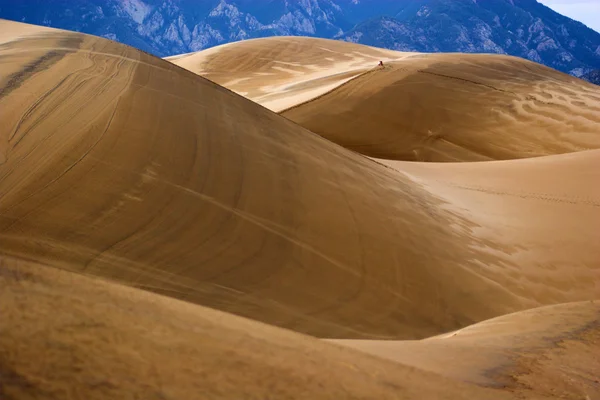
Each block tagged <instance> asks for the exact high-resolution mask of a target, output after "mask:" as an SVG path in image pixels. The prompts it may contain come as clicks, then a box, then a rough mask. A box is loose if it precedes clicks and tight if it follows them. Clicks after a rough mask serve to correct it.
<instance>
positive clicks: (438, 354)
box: [334, 302, 600, 399]
mask: <svg viewBox="0 0 600 400" xmlns="http://www.w3.org/2000/svg"><path fill="white" fill-rule="evenodd" d="M334 342H335V343H338V344H342V345H345V346H348V347H352V348H356V349H359V350H361V351H364V352H367V353H370V354H374V355H377V356H380V357H383V358H387V359H391V360H394V361H397V362H400V363H402V364H404V365H412V366H415V367H418V368H422V369H424V370H428V371H432V372H436V373H439V374H440V375H443V376H446V377H450V378H453V379H455V380H459V381H464V382H473V383H476V384H478V385H480V386H486V387H495V388H502V389H505V390H506V389H508V390H510V391H512V392H516V393H518V394H520V395H521V396H523V398H538V397H543V396H548V397H551V398H561V399H592V398H596V397H598V396H600V381H599V380H598V376H597V375H596V374H595V373H594V372H593V371H598V370H600V358H598V354H600V303H598V302H583V303H568V304H561V305H555V306H546V307H542V308H536V309H532V310H527V311H522V312H519V313H515V314H510V315H506V316H502V317H498V318H495V319H492V320H488V321H485V322H481V323H478V324H475V325H472V326H469V327H467V328H464V329H461V330H459V331H456V332H450V333H448V334H444V335H441V336H437V337H433V338H429V339H425V340H420V341H371V340H336V341H334Z"/></svg>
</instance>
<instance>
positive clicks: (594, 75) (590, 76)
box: [581, 69, 600, 85]
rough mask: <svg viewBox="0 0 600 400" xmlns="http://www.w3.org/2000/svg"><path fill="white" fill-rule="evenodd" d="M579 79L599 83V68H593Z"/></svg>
mask: <svg viewBox="0 0 600 400" xmlns="http://www.w3.org/2000/svg"><path fill="white" fill-rule="evenodd" d="M581 79H585V80H586V81H588V82H591V83H595V84H596V85H600V69H595V70H593V71H591V72H588V73H587V74H585V75H583V76H582V77H581Z"/></svg>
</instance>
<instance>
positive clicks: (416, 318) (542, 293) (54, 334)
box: [0, 21, 600, 399]
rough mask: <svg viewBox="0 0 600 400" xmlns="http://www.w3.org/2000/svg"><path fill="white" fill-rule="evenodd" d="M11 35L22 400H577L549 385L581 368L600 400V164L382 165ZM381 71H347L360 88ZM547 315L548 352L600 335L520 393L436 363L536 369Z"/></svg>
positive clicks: (211, 95)
mask: <svg viewBox="0 0 600 400" xmlns="http://www.w3.org/2000/svg"><path fill="white" fill-rule="evenodd" d="M0 32H12V35H6V34H3V35H2V36H0V38H1V39H2V43H0V64H1V65H2V69H1V70H0V88H1V91H0V119H1V120H2V121H3V125H2V126H0V196H1V197H0V200H1V201H0V286H1V289H2V290H0V327H2V328H0V329H4V332H5V333H6V334H5V335H1V336H0V395H3V396H5V397H8V398H9V399H11V398H19V399H22V398H27V396H28V397H29V398H47V399H52V398H57V397H59V398H65V396H72V397H81V396H84V397H85V398H106V396H108V397H112V398H119V397H122V398H127V397H135V396H136V395H137V396H144V397H145V398H156V399H164V398H194V397H195V396H198V395H199V393H201V394H205V395H206V396H208V397H209V398H211V397H212V398H230V397H231V396H234V397H236V396H237V397H240V396H242V397H243V396H248V395H249V394H250V395H252V396H255V397H261V396H263V397H264V396H267V395H277V396H279V397H281V398H285V397H286V396H287V397H288V398H307V399H308V398H311V399H313V398H314V399H320V398H323V399H327V398H340V396H342V397H344V398H356V399H369V398H373V399H379V398H383V399H385V398H390V399H392V398H401V399H402V398H406V399H410V398H419V396H424V397H426V398H427V397H429V398H432V397H436V398H446V399H461V398H490V399H496V398H497V399H511V398H520V396H522V395H523V394H524V393H525V394H527V393H535V394H536V395H539V396H538V397H539V398H542V399H543V398H552V396H553V395H555V393H551V390H550V389H552V390H562V392H561V393H568V391H569V390H570V388H572V387H573V386H569V384H568V383H565V381H557V382H559V383H558V384H557V385H555V386H552V385H550V383H552V382H551V380H552V378H553V377H554V376H555V375H556V374H557V373H558V372H557V369H556V368H558V366H560V365H561V363H563V362H566V361H565V360H567V361H568V362H574V361H573V360H575V361H577V360H580V361H581V360H583V361H582V362H585V365H586V366H585V367H584V371H583V372H582V374H580V375H573V374H570V375H568V376H569V378H570V379H574V380H575V381H577V382H583V383H584V386H583V387H584V389H585V393H584V392H577V393H576V394H575V395H586V396H590V395H592V396H593V395H596V393H597V389H598V387H597V385H596V386H594V384H590V383H589V382H588V381H589V378H588V375H589V373H590V371H592V370H591V369H589V370H585V368H588V367H589V368H593V367H594V365H595V364H593V362H594V361H593V360H590V359H589V358H585V354H586V352H587V354H588V355H589V354H590V352H591V351H595V350H596V348H597V347H595V346H596V343H597V341H596V336H594V335H597V329H596V325H594V324H597V322H595V321H597V314H598V312H597V311H598V310H597V303H589V304H588V303H575V304H570V305H565V306H559V305H558V304H560V303H570V302H581V301H584V300H590V299H597V298H598V293H600V287H599V285H600V279H599V278H600V255H599V254H598V252H597V251H596V249H597V248H598V245H600V238H599V236H598V235H597V233H596V231H597V229H596V228H597V226H600V212H599V208H598V206H599V205H600V189H599V188H598V186H597V185H594V183H595V182H597V181H598V180H599V178H600V176H599V175H600V168H598V163H600V157H598V154H599V153H598V152H599V151H600V150H589V151H583V152H577V153H569V154H562V155H551V156H546V157H538V158H532V159H523V160H512V161H497V162H486V163H477V164H476V166H474V164H472V163H446V164H436V163H409V162H402V161H395V160H384V159H371V158H368V157H366V156H365V155H364V154H360V153H356V152H354V151H351V150H349V149H347V148H344V147H342V146H339V145H338V144H336V143H334V142H332V141H329V140H326V139H325V138H323V137H321V136H319V135H318V134H316V133H314V132H311V131H309V130H307V129H305V128H303V127H301V126H299V125H298V124H296V123H294V122H292V121H291V120H289V119H286V118H284V117H282V116H280V115H278V114H276V113H274V112H272V111H270V110H268V109H266V108H264V107H262V106H261V105H259V104H256V103H254V102H252V101H250V100H248V99H246V98H244V97H242V96H240V95H238V94H235V93H234V92H232V89H231V88H230V89H226V88H224V87H221V86H219V85H218V84H216V83H213V82H211V81H209V80H207V79H204V78H202V77H199V76H198V75H196V74H194V73H193V72H190V71H187V70H185V69H184V68H181V67H179V66H177V65H174V64H173V63H171V62H169V61H165V60H161V59H158V58H155V57H152V56H150V55H148V54H145V53H143V52H140V51H137V50H135V49H132V48H129V47H127V46H123V45H121V44H118V43H115V42H111V41H108V40H105V39H102V38H97V37H92V36H88V35H83V34H79V33H74V32H66V31H60V30H54V29H48V28H42V27H32V26H29V25H25V24H20V23H14V22H9V21H0ZM278 40H279V39H278ZM259 42H260V41H259ZM260 43H263V42H260ZM303 43H305V42H304V41H303V39H302V38H300V39H298V41H297V42H295V44H294V43H293V46H292V48H293V47H294V46H300V48H302V46H303ZM315 43H320V42H319V41H318V40H317V42H309V43H308V44H306V46H308V48H314V47H315ZM347 45H348V46H349V47H348V48H352V49H356V48H355V47H354V45H351V44H347ZM261 46H262V45H261ZM270 46H271V45H270V44H269V45H267V46H266V47H264V48H263V50H261V51H266V52H267V54H268V52H269V51H271V50H270V49H271V48H270ZM344 46H346V45H344ZM226 48H235V46H234V45H231V46H227V47H226ZM214 51H215V52H216V54H219V52H221V51H223V49H219V50H214ZM322 51H324V50H322V49H320V50H319V51H317V52H316V55H315V57H317V58H318V57H320V56H319V54H320V52H322ZM353 51H354V50H353ZM372 51H373V53H369V54H370V55H369V56H364V57H363V58H364V59H363V60H357V59H355V58H354V57H353V56H352V57H350V60H346V61H347V62H348V63H350V64H349V67H351V68H358V69H356V70H352V71H353V72H352V74H354V73H355V72H356V71H358V70H360V69H361V68H365V67H364V65H363V64H361V63H363V62H365V63H367V62H371V61H370V60H371V58H373V59H376V57H380V56H381V55H382V53H377V51H376V50H372ZM344 54H345V53H344ZM365 54H367V53H365ZM386 54H387V53H386ZM346 56H347V55H344V57H346ZM411 57H412V56H411ZM415 57H416V56H415ZM186 58H190V60H189V61H190V62H192V61H193V62H196V61H197V57H196V55H188V56H182V57H178V58H175V59H174V60H173V61H178V60H185V59H186ZM390 58H393V55H390ZM416 58H418V57H416ZM425 58H427V57H425ZM332 59H333V60H334V61H330V60H327V62H332V63H334V64H335V63H336V62H337V61H336V59H335V58H332ZM397 62H402V61H397ZM353 63H355V64H357V65H354V64H353ZM192 64H193V63H192ZM258 64H260V63H258ZM358 64H360V65H358ZM386 64H388V63H386ZM203 65H204V64H203ZM256 65H257V64H256V63H253V62H249V63H248V64H247V65H246V66H247V68H248V69H249V70H252V69H254V68H256ZM365 65H366V64H365ZM293 67H294V68H297V69H303V68H304V67H302V66H299V67H296V66H293ZM244 68H246V67H244ZM265 68H271V67H270V66H269V65H267V66H265ZM331 68H334V67H333V66H332V67H331ZM386 68H388V67H386ZM393 68H395V67H393V66H392V67H391V69H393ZM242 69H243V68H242ZM304 69H306V70H310V68H304ZM385 71H388V69H385V70H382V72H383V73H386V72H385ZM282 72H284V73H285V74H286V75H289V74H291V75H294V74H293V73H291V72H289V71H288V70H285V71H282ZM305 72H306V71H305ZM315 72H318V73H321V72H322V71H315ZM242 73H247V71H245V70H244V71H242ZM540 73H545V72H544V71H541V72H540ZM306 74H308V75H310V71H308V72H306ZM374 74H375V73H374ZM296 76H297V77H300V74H297V75H296ZM304 78H306V76H304V77H302V79H304ZM309 78H310V79H309V80H313V79H314V80H315V81H317V82H316V83H315V82H312V83H310V85H309V86H310V90H312V89H315V88H317V89H318V90H317V91H321V92H322V91H323V87H322V85H321V84H323V81H321V80H319V79H321V78H322V76H321V77H317V78H315V76H314V75H311V76H309ZM235 79H238V78H235ZM286 79H287V78H286ZM299 79H301V78H299ZM336 79H337V78H336ZM344 79H345V78H344ZM360 81H361V78H357V79H355V80H353V81H351V82H349V83H348V84H346V85H344V86H343V87H342V86H341V87H339V88H338V89H339V91H341V90H346V89H347V88H350V87H352V86H353V85H354V84H355V83H356V82H359V83H360ZM280 83H281V82H277V84H280ZM329 83H331V82H329ZM329 83H327V84H329ZM338 83H339V81H336V85H337V84H338ZM296 84H299V81H296ZM327 84H324V85H325V87H326V86H327ZM296 89H298V87H296ZM296 89H294V90H292V91H291V92H290V93H288V95H289V96H291V98H292V100H290V101H289V103H290V104H291V103H293V102H295V101H298V100H299V99H300V98H302V96H304V95H306V93H300V92H303V89H302V90H300V92H297V91H296ZM298 93H300V95H299V94H298ZM311 93H312V92H311ZM322 93H324V92H322ZM334 93H335V94H336V95H337V94H338V90H337V89H336V90H334V91H333V92H331V94H326V95H324V96H323V97H321V99H326V98H328V97H329V96H330V95H332V94H334ZM363 94H364V93H363ZM279 100H282V101H284V102H285V101H287V100H286V99H285V95H283V94H282V95H281V99H279ZM279 100H277V101H279ZM288 100H289V99H288ZM313 103H316V101H315V102H310V103H306V104H307V105H309V104H311V105H312V104H313ZM303 107H304V106H302V107H299V108H298V110H299V109H302V108H303ZM557 227H560V229H557ZM543 305H549V306H550V308H544V309H539V310H538V311H522V310H526V309H532V308H537V307H540V306H543ZM552 307H556V308H552ZM22 310H25V311H26V312H23V311H22ZM548 310H556V311H552V312H551V313H550V316H548ZM564 310H567V311H569V312H571V311H572V313H573V317H572V318H571V317H568V312H567V313H566V314H565V311H564ZM519 311H521V312H522V313H518V314H513V315H512V316H511V315H508V316H506V317H501V318H506V321H508V324H509V325H510V324H512V327H510V329H509V330H510V335H508V336H510V337H511V338H513V339H511V340H512V341H511V340H508V341H505V336H506V335H505V336H503V333H502V331H501V329H497V326H501V325H502V324H500V325H498V324H497V321H498V320H491V321H488V322H482V321H486V320H489V319H490V318H493V317H498V316H502V315H505V314H509V313H514V312H519ZM552 313H554V314H552ZM530 315H540V320H542V322H543V321H550V322H551V323H548V324H546V325H544V324H545V323H546V322H544V323H541V324H540V325H539V326H537V325H535V327H536V329H538V328H539V329H538V331H539V332H541V329H542V327H544V326H546V327H551V328H552V329H555V328H556V325H557V324H556V323H555V322H556V321H559V322H561V321H562V322H568V325H569V326H568V327H566V328H565V329H564V330H556V329H555V330H554V331H553V332H555V333H556V332H558V333H556V337H562V336H560V335H563V334H567V333H569V332H576V331H577V332H579V331H578V329H579V328H581V327H582V326H588V325H589V326H590V329H589V330H587V331H585V334H586V335H589V336H586V335H583V334H582V335H580V336H573V341H572V343H571V342H570V343H569V346H571V347H572V349H573V350H572V351H571V350H568V351H567V352H566V353H567V354H566V356H565V355H563V354H561V353H557V352H552V354H550V356H551V357H550V356H549V357H550V359H549V361H548V360H546V361H544V362H545V363H546V364H544V365H542V366H541V367H540V366H539V365H538V364H535V365H534V366H533V367H531V368H529V369H526V370H523V371H521V370H519V369H518V368H515V367H514V364H511V367H510V368H508V367H507V368H508V369H507V371H510V372H509V373H510V374H516V375H518V376H519V379H520V380H519V379H517V382H516V383H515V381H512V382H508V383H507V382H506V375H502V374H499V375H498V376H497V377H494V378H493V379H497V380H493V381H483V380H478V379H476V378H477V377H479V378H481V374H482V373H483V372H482V371H484V372H485V371H487V370H489V369H490V368H496V367H498V368H500V367H503V366H505V365H506V363H505V359H498V360H496V359H494V360H492V361H491V364H490V363H488V364H480V363H476V362H471V361H469V360H467V359H465V360H463V361H464V364H461V367H460V368H458V369H457V374H455V375H453V374H448V373H445V372H444V371H442V369H443V366H444V365H447V364H445V363H447V362H448V361H447V359H444V357H446V356H448V357H450V356H451V355H452V354H454V353H453V352H456V351H457V350H456V349H457V348H459V349H461V348H463V347H464V348H465V349H467V350H466V351H468V352H471V353H470V354H472V353H473V352H474V351H475V350H473V349H476V348H479V347H478V346H484V347H485V346H488V345H489V343H488V342H485V341H483V342H482V341H479V342H478V341H477V340H480V339H477V340H473V342H472V343H471V342H470V341H469V339H465V340H466V342H461V343H464V346H463V347H460V346H458V347H456V346H448V349H447V350H444V352H443V353H440V354H439V357H438V358H419V357H420V356H418V351H420V349H426V351H427V352H433V351H436V349H438V348H439V347H436V346H438V345H437V344H433V345H431V346H429V345H428V343H430V342H431V343H434V342H435V341H436V340H441V339H438V338H431V339H426V338H428V337H432V336H436V335H441V334H447V333H448V332H456V331H457V330H459V329H464V331H459V333H458V334H457V335H456V336H457V338H456V340H454V339H453V342H452V343H454V342H455V341H459V342H460V341H461V340H462V338H463V334H462V333H460V332H463V333H464V332H471V331H479V330H481V329H482V328H481V327H483V330H484V331H485V330H486V329H488V327H489V334H490V335H491V336H493V337H495V338H496V339H494V340H497V341H499V342H500V343H508V344H509V345H510V344H511V343H514V341H522V340H523V341H525V342H527V340H530V341H531V343H533V344H532V345H524V346H522V347H519V346H516V347H515V346H513V347H510V346H508V347H507V348H505V350H506V352H507V354H508V355H509V356H510V354H516V353H518V352H521V351H525V350H527V349H528V348H529V347H527V346H535V345H537V343H540V340H539V334H538V333H536V334H531V332H530V331H528V330H527V326H528V325H527V323H522V319H523V318H524V319H525V320H527V318H529V316H530ZM594 315H596V317H594ZM594 318H596V319H594ZM501 321H502V320H501ZM478 323H481V324H478ZM474 324H475V325H474ZM4 327H6V328H4ZM467 327H470V328H467ZM524 328H525V330H523V329H524ZM548 329H550V328H548ZM538 331H536V332H538ZM511 335H512V336H511ZM532 335H533V336H532ZM536 335H537V336H536ZM323 338H328V339H333V340H334V342H331V341H323V340H320V339H323ZM532 338H533V339H532ZM345 339H370V340H382V339H388V340H392V341H390V342H386V343H387V344H389V345H391V346H398V347H397V348H399V349H400V348H407V349H413V350H411V351H413V354H415V356H414V358H411V357H408V358H406V359H404V360H400V359H399V358H394V357H392V358H393V359H392V360H390V359H389V357H387V358H388V359H385V358H381V354H378V353H377V351H373V349H370V348H369V343H372V342H364V341H361V342H348V341H343V340H345ZM401 339H413V340H415V339H426V340H424V341H419V342H413V341H408V342H400V341H399V340H401ZM203 340H206V342H205V343H203ZM339 340H342V341H339ZM336 341H339V342H336ZM492 342H493V340H492ZM352 343H354V344H352ZM357 343H358V345H357ZM382 343H383V342H378V344H382ZM415 343H418V344H415ZM435 343H438V342H435ZM482 343H483V344H482ZM348 346H350V347H356V348H358V350H357V349H349V348H348ZM469 346H471V347H469ZM489 346H490V347H489V349H488V350H486V351H489V352H490V353H489V354H492V355H495V353H493V351H495V348H494V346H491V345H489ZM172 348H174V349H176V351H175V354H173V353H171V350H169V349H172ZM210 349H213V350H210ZM490 349H491V350H490ZM524 349H525V350H524ZM553 349H554V348H553ZM90 351H91V352H92V354H93V357H87V354H89V352H90ZM503 351H504V350H503ZM511 351H512V352H513V353H510V352H511ZM552 351H554V350H552ZM39 354H44V355H47V357H46V358H44V361H43V362H40V363H39V364H32V363H31V362H30V360H31V359H32V358H33V357H34V355H35V357H38V356H39ZM505 355H506V354H505ZM552 357H554V358H552ZM564 357H566V358H564ZM570 357H571V358H570ZM519 365H520V364H519ZM569 365H571V364H569ZM534 367H535V368H534ZM92 371H98V372H97V374H96V375H94V374H93V373H92ZM2 374H3V375H4V376H9V377H10V380H8V381H6V380H4V381H3V380H2ZM461 374H463V375H461ZM199 376H201V377H202V379H198V377H199ZM464 376H468V377H476V378H473V379H463V378H464ZM486 377H487V375H486ZM488 378H489V377H488ZM489 379H492V378H489ZM529 379H532V381H529ZM561 379H562V378H561ZM586 379H587V381H586ZM528 382H529V383H528ZM560 382H563V383H564V385H562V383H560ZM523 385H525V386H523ZM548 385H550V386H548ZM561 385H562V386H561ZM528 390H529V392H528ZM582 390H583V389H582ZM594 390H596V392H594ZM573 398H576V397H573Z"/></svg>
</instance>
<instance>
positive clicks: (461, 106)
mask: <svg viewBox="0 0 600 400" xmlns="http://www.w3.org/2000/svg"><path fill="white" fill-rule="evenodd" d="M375 51H377V49H373V48H371V47H367V46H361V45H356V44H348V43H345V42H339V41H331V40H323V39H309V38H268V39H255V40H252V41H248V42H245V41H243V42H238V43H234V44H229V45H227V46H225V47H223V48H218V47H217V48H214V49H210V50H205V51H201V52H198V53H194V54H191V55H186V56H184V57H183V58H172V59H170V60H171V61H172V62H174V63H176V64H178V65H181V66H183V67H184V68H187V69H189V70H191V71H193V72H195V73H198V74H200V75H203V76H206V77H207V78H209V79H211V80H213V81H215V82H217V83H219V84H221V85H223V86H225V87H228V88H230V89H232V90H234V91H236V92H238V93H239V94H242V95H244V96H246V97H248V98H249V99H251V100H253V101H256V102H258V103H259V104H262V105H264V106H265V107H267V108H270V109H272V110H274V111H277V112H280V113H281V114H282V115H283V116H285V117H287V118H289V119H291V120H292V121H294V122H297V123H298V124H300V125H302V126H303V127H305V128H307V129H309V130H311V131H313V132H315V133H318V134H319V135H321V136H323V137H325V138H326V139H328V140H331V141H333V142H334V143H337V144H339V145H342V146H344V147H346V148H348V149H351V150H353V151H356V152H359V153H362V154H364V155H367V156H371V157H377V158H385V159H393V160H408V161H443V162H452V161H487V160H506V159H517V158H528V157H537V156H544V155H552V154H562V153H568V152H576V151H581V150H588V149H596V148H600V134H599V133H598V128H597V127H598V125H599V124H600V91H599V90H598V88H597V87H596V86H595V85H591V84H589V83H587V82H584V81H582V80H579V79H576V78H573V77H571V76H569V75H566V74H563V73H560V72H558V71H555V70H553V69H550V68H547V67H545V66H542V65H539V64H536V63H533V62H530V61H526V60H522V59H519V58H515V57H508V56H500V55H481V54H418V53H401V52H389V51H387V52H389V54H388V53H384V54H385V55H387V56H388V57H387V58H385V60H386V63H385V65H386V66H385V68H383V69H382V68H378V67H376V64H377V57H379V58H382V56H383V54H382V55H379V54H377V53H373V52H375ZM381 51H382V52H383V51H384V50H381ZM250 54H252V57H250V56H249V55H250ZM352 54H354V55H362V56H363V58H364V60H361V61H360V62H359V63H357V62H355V63H354V65H355V67H354V68H353V69H352V71H354V72H350V73H349V71H348V65H347V59H344V57H348V56H349V55H352ZM327 55H329V57H327ZM369 55H370V57H369ZM325 58H329V59H330V60H332V61H331V62H326V61H323V60H325ZM333 60H335V61H336V62H334V61H333ZM278 63H283V64H285V65H287V66H292V67H290V68H292V69H290V70H284V71H280V70H279V69H277V70H276V69H274V68H279V67H277V64H278ZM319 64H320V65H319ZM294 68H295V70H294ZM313 70H317V71H319V72H318V79H316V78H311V75H310V73H313V74H314V73H315V72H314V71H313ZM265 71H266V72H265ZM309 72H310V73H309ZM272 80H274V81H276V82H277V84H276V85H272V84H271V82H272ZM298 81H301V82H302V85H298Z"/></svg>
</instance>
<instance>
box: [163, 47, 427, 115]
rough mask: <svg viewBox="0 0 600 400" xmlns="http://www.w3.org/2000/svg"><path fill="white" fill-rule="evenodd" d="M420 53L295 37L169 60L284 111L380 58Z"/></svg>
mask: <svg viewBox="0 0 600 400" xmlns="http://www.w3.org/2000/svg"><path fill="white" fill-rule="evenodd" d="M415 55H417V53H411V52H398V51H391V50H385V49H379V48H375V47H369V46H364V45H358V44H354V43H348V42H341V41H337V40H329V39H316V38H309V37H297V36H292V37H269V38H261V39H251V40H244V41H242V42H234V43H228V44H225V45H221V46H217V47H213V48H210V49H207V50H202V51H199V52H195V53H189V54H182V55H178V56H173V57H166V58H165V59H166V60H168V61H170V62H172V63H174V64H176V65H179V66H180V67H183V68H185V69H187V70H189V71H191V72H193V73H195V74H198V75H201V76H204V77H206V78H208V79H210V80H211V81H213V82H216V83H218V84H219V85H223V86H225V87H227V88H229V89H231V90H233V91H235V92H236V93H238V94H240V95H242V96H244V97H247V98H249V99H250V100H252V101H254V102H257V103H259V104H261V105H263V106H265V107H267V108H269V109H270V110H273V111H277V112H279V111H283V110H284V109H286V108H289V107H293V106H295V105H297V104H299V103H302V102H305V101H310V100H312V99H314V98H315V97H317V96H321V95H323V94H324V93H326V92H329V91H331V90H333V89H335V88H336V87H338V86H340V85H341V84H343V83H346V82H348V81H350V80H352V79H355V78H357V77H359V76H360V75H361V74H363V73H365V72H367V71H370V70H372V69H373V68H374V67H376V66H377V64H378V63H379V61H385V62H389V61H392V60H401V59H404V58H407V57H412V56H415Z"/></svg>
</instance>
